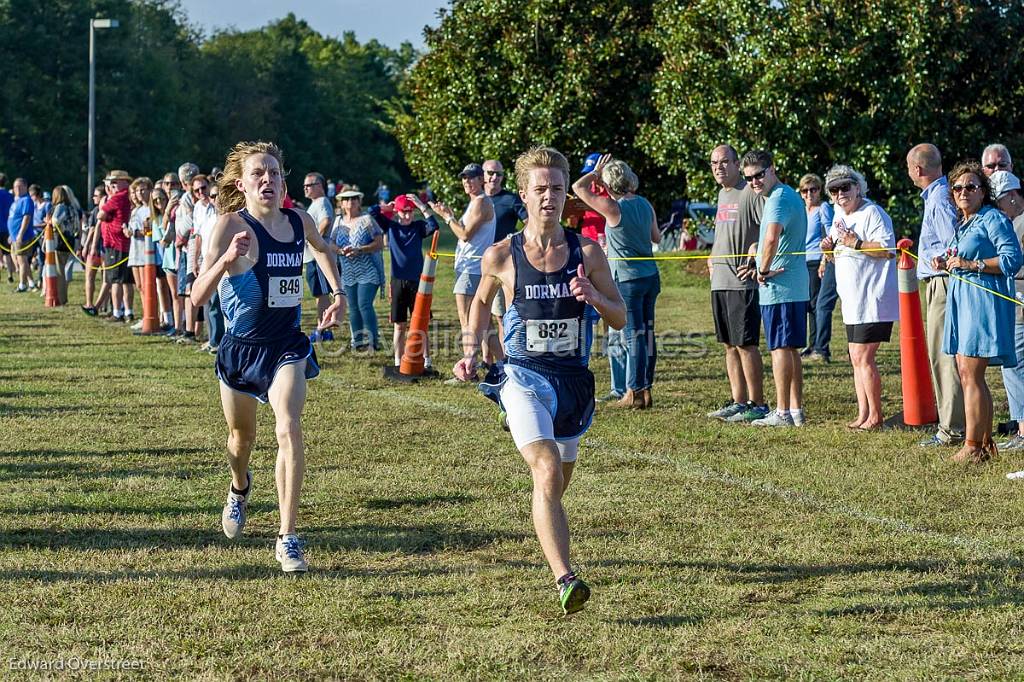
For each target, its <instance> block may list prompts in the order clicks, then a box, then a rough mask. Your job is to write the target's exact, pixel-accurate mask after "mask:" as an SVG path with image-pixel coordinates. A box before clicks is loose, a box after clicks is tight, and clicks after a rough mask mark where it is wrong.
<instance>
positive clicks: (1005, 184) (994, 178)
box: [988, 171, 1020, 201]
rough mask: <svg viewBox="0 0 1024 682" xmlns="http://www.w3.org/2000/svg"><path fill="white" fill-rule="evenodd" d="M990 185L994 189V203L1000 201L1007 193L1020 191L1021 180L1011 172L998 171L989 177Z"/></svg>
mask: <svg viewBox="0 0 1024 682" xmlns="http://www.w3.org/2000/svg"><path fill="white" fill-rule="evenodd" d="M988 184H989V185H990V186H991V187H992V200H993V201H998V200H999V197H1001V196H1003V195H1004V194H1006V193H1007V192H1011V191H1013V190H1015V189H1017V190H1019V189H1020V180H1019V179H1018V178H1017V176H1016V175H1014V174H1013V173H1011V172H1010V171H996V172H995V173H993V174H992V175H990V176H988Z"/></svg>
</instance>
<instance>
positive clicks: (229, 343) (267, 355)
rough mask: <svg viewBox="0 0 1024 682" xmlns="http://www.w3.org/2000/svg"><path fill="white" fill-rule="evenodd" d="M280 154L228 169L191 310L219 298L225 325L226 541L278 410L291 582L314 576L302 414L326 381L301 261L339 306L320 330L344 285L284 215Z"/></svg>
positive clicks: (238, 154)
mask: <svg viewBox="0 0 1024 682" xmlns="http://www.w3.org/2000/svg"><path fill="white" fill-rule="evenodd" d="M282 165H283V164H282V159H281V150H280V149H278V148H277V146H276V145H273V144H270V143H268V142H239V143H238V144H236V145H235V146H234V148H233V149H232V150H231V153H230V154H229V155H228V157H227V160H226V161H225V163H224V173H223V175H222V176H221V180H220V182H219V192H220V193H219V195H218V198H217V206H218V208H219V209H221V213H222V215H221V217H220V218H218V219H217V222H216V223H215V224H214V226H213V228H212V231H211V233H210V239H209V243H208V244H207V245H206V247H205V251H204V253H205V258H204V260H203V266H202V271H201V272H200V274H199V278H198V279H196V281H195V283H194V284H193V285H192V294H191V296H192V304H193V305H195V306H202V305H204V304H205V303H206V302H207V301H209V300H210V297H211V296H213V292H214V291H215V290H216V291H218V292H219V293H220V301H221V307H222V309H223V311H224V319H225V322H226V323H227V333H226V334H225V335H224V339H223V341H222V342H221V344H220V345H219V346H218V348H217V377H218V378H219V379H220V382H221V384H220V397H221V404H222V405H223V407H224V418H225V419H226V420H227V423H228V462H229V464H230V465H231V486H230V488H229V490H228V497H227V502H226V503H225V505H224V511H223V513H222V515H221V525H222V526H223V528H224V534H225V535H227V536H228V537H229V538H236V537H238V536H239V535H241V534H242V529H243V528H244V526H245V520H246V507H247V505H248V501H249V496H250V494H251V493H252V474H251V473H250V472H249V455H250V454H251V452H252V446H253V441H254V439H255V437H256V405H257V402H260V403H266V402H269V403H270V407H271V408H272V409H273V411H274V418H275V421H276V428H275V431H276V433H277V445H278V450H277V466H276V470H275V474H276V479H277V498H278V505H279V506H280V512H281V531H280V534H279V535H278V536H277V545H276V548H275V555H276V557H277V560H278V561H279V562H281V569H282V570H283V571H284V572H285V573H304V572H305V571H306V570H307V569H308V565H307V563H306V558H305V554H304V553H303V551H302V543H301V541H300V540H299V538H298V536H297V535H296V534H295V522H296V517H297V515H298V509H299V493H300V492H301V491H302V478H303V474H304V473H305V457H304V453H303V445H302V422H301V419H302V408H303V406H304V405H305V402H306V380H307V379H312V378H313V377H315V376H317V375H318V374H319V373H320V367H319V366H318V365H317V363H316V354H315V353H314V352H313V346H312V344H311V343H310V341H309V337H307V336H306V335H305V334H303V333H302V330H301V329H300V328H299V322H300V320H301V317H302V308H301V305H300V303H301V301H302V292H303V288H302V276H303V271H302V254H303V250H304V247H305V244H306V243H307V242H308V243H309V245H310V246H311V247H313V257H314V259H315V260H316V262H317V264H318V265H319V266H320V268H321V271H322V272H323V274H324V276H325V277H326V278H327V282H328V284H329V285H330V286H331V291H332V292H333V295H334V302H333V303H332V304H331V305H330V306H329V307H328V308H327V309H326V310H325V311H324V314H323V317H322V318H321V323H320V328H321V329H323V328H326V327H329V326H333V325H334V324H336V320H335V317H336V315H337V313H338V309H339V307H340V300H341V296H342V294H341V278H340V277H339V276H338V266H337V264H336V261H335V257H334V254H333V252H332V251H331V250H330V247H329V246H328V245H327V244H326V243H325V242H324V240H323V237H322V236H321V235H320V231H319V230H318V229H317V226H316V225H314V224H313V219H312V218H311V217H310V216H309V214H308V213H305V212H303V211H295V210H292V209H281V208H280V206H281V202H282V200H283V198H284V176H283V172H282Z"/></svg>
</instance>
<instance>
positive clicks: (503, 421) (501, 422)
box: [498, 410, 509, 431]
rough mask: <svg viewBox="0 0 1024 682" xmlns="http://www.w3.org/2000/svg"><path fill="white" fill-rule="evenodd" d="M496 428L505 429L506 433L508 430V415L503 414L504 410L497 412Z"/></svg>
mask: <svg viewBox="0 0 1024 682" xmlns="http://www.w3.org/2000/svg"><path fill="white" fill-rule="evenodd" d="M498 426H500V427H501V428H503V429H505V430H506V431H508V430H509V428H508V415H507V414H506V413H505V410H501V411H499V412H498Z"/></svg>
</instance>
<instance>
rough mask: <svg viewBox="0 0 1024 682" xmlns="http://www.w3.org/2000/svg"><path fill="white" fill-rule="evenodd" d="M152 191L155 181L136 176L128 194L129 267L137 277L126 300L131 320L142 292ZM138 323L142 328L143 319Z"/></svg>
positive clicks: (128, 316)
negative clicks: (136, 297)
mask: <svg viewBox="0 0 1024 682" xmlns="http://www.w3.org/2000/svg"><path fill="white" fill-rule="evenodd" d="M152 192H153V181H152V180H150V179H149V178H146V177H142V178H135V180H134V181H133V182H132V184H131V186H130V188H129V191H128V196H129V197H130V198H131V200H132V214H131V217H130V218H129V219H128V227H127V228H126V229H125V236H126V237H128V238H129V239H131V244H130V245H129V247H128V267H130V268H131V269H132V277H133V278H134V279H135V288H134V289H133V288H132V287H128V289H127V292H128V293H127V300H126V301H125V305H126V306H127V307H128V313H127V317H126V318H125V319H126V320H127V321H129V322H130V321H132V320H133V319H134V318H135V313H134V306H135V291H136V290H138V291H139V293H140V295H141V293H142V286H143V281H142V280H143V277H142V270H143V267H144V266H145V265H146V221H147V220H148V219H149V196H150V194H151V193H152ZM137 324H138V326H137V327H136V326H134V325H133V327H132V328H133V329H141V328H142V320H139V322H138V323H137Z"/></svg>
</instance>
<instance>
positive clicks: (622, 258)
mask: <svg viewBox="0 0 1024 682" xmlns="http://www.w3.org/2000/svg"><path fill="white" fill-rule="evenodd" d="M857 250H858V251H859V252H860V253H868V252H869V251H896V250H897V248H896V247H895V246H880V247H877V248H874V249H857ZM809 253H819V252H818V251H813V252H811V251H789V252H786V253H777V254H775V255H776V256H806V255H807V254H809ZM820 253H822V254H829V255H834V256H837V257H843V256H847V255H851V256H852V255H853V254H852V253H850V250H849V249H844V250H843V251H821V252H820ZM428 255H429V256H430V257H431V258H438V257H443V258H455V257H456V256H457V255H458V254H455V253H451V252H448V251H433V252H430V253H429V254H428ZM751 255H752V254H749V253H739V254H736V253H731V254H726V255H716V256H712V255H711V254H707V253H697V254H688V255H683V256H610V257H609V258H608V260H610V261H613V260H616V261H634V260H655V261H658V260H711V259H712V258H749V257H750V256H751ZM464 258H468V259H470V260H473V259H477V260H478V259H480V258H483V256H464Z"/></svg>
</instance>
